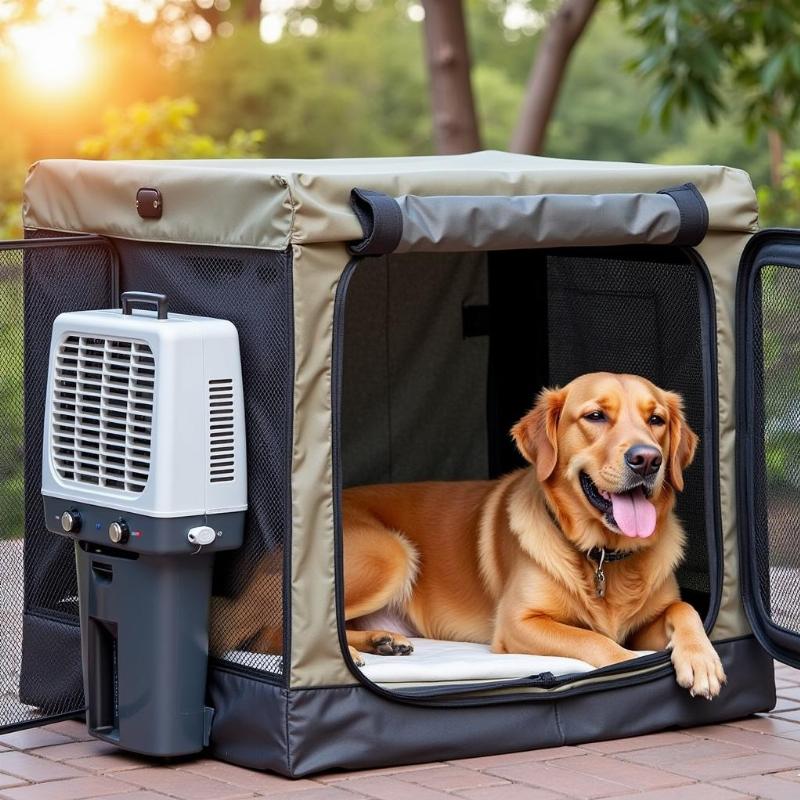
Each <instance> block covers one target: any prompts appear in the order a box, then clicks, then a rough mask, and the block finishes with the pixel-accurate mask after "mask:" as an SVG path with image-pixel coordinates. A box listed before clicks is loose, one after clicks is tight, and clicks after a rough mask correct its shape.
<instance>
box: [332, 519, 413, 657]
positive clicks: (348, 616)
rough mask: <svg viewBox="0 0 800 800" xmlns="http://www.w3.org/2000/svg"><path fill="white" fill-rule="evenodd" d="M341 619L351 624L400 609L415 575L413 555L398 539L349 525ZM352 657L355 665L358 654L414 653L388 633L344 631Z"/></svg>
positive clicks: (389, 533)
mask: <svg viewBox="0 0 800 800" xmlns="http://www.w3.org/2000/svg"><path fill="white" fill-rule="evenodd" d="M344 556H345V558H344V617H345V620H347V621H351V620H353V619H356V618H358V617H363V616H366V615H367V614H373V613H375V612H376V611H381V610H382V609H384V608H387V607H390V606H393V605H395V606H402V604H403V603H404V601H405V600H407V599H408V597H409V596H410V594H411V590H412V588H413V585H414V579H415V578H416V574H417V551H416V549H415V548H414V546H413V545H412V544H411V543H410V542H409V541H408V540H407V539H406V538H405V537H404V536H403V535H402V534H399V533H397V532H395V531H392V530H389V529H388V528H383V527H379V526H377V525H353V524H351V525H349V526H346V527H345V540H344ZM347 643H348V645H349V646H350V655H351V656H352V658H353V660H354V661H355V662H356V664H358V665H359V666H360V665H361V664H362V663H363V659H362V658H361V656H360V653H359V651H361V652H366V653H375V654H377V655H382V656H391V655H408V654H409V653H411V652H412V651H413V650H414V647H413V645H412V644H411V642H409V641H408V639H406V637H405V636H403V635H401V634H399V633H394V632H392V631H387V630H364V631H362V630H354V629H351V628H348V629H347Z"/></svg>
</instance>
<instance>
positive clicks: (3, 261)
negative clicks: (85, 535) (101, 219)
mask: <svg viewBox="0 0 800 800" xmlns="http://www.w3.org/2000/svg"><path fill="white" fill-rule="evenodd" d="M112 276H113V256H112V253H111V250H110V249H109V247H108V245H107V244H105V243H100V244H96V245H83V244H82V245H76V246H47V247H37V248H36V249H27V250H26V249H24V245H21V246H20V248H19V249H12V250H0V414H1V415H2V418H3V436H2V437H0V576H1V577H0V592H1V593H2V615H3V616H2V626H0V629H1V630H2V647H1V648H0V651H1V652H2V661H1V662H0V663H1V664H2V670H1V672H2V675H1V676H0V677H1V680H2V683H1V684H0V686H1V687H2V688H1V689H0V725H2V726H13V725H18V724H23V723H26V722H29V721H32V720H36V719H40V718H41V717H42V715H53V716H56V715H58V716H60V715H66V714H69V713H74V712H79V711H80V710H81V709H82V707H83V687H82V682H81V661H80V634H79V623H78V615H77V612H78V608H77V587H76V576H75V556H74V552H73V547H72V545H71V544H70V543H69V542H67V541H66V540H65V539H62V538H61V537H59V536H54V535H53V534H52V533H48V532H47V530H46V529H45V527H44V516H43V515H44V510H43V506H42V498H41V485H42V483H41V469H42V466H41V454H42V428H43V421H44V407H45V391H46V384H47V366H48V355H49V349H50V334H51V327H52V324H53V320H54V319H55V317H56V316H57V315H58V314H59V313H61V312H62V311H79V310H88V309H92V308H102V307H106V306H107V305H108V304H109V302H110V299H111V296H112V294H111V287H112V283H113V278H112ZM23 364H24V368H23ZM23 576H24V577H23ZM23 587H24V588H23Z"/></svg>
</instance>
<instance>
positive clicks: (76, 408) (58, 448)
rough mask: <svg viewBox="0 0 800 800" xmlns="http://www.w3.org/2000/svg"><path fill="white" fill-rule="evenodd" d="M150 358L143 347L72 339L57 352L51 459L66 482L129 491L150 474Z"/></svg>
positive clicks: (138, 488)
mask: <svg viewBox="0 0 800 800" xmlns="http://www.w3.org/2000/svg"><path fill="white" fill-rule="evenodd" d="M154 381H155V360H154V358H153V352H152V350H151V349H150V346H149V345H148V344H147V342H144V341H138V340H123V339H110V338H106V337H102V336H100V337H98V336H92V337H88V336H80V335H71V336H67V337H65V338H64V340H63V341H62V342H61V343H60V345H59V348H58V353H57V355H56V365H55V375H54V382H53V398H52V404H53V407H52V431H51V436H52V439H51V444H52V453H51V455H52V458H53V463H54V465H55V469H56V472H57V473H58V476H59V477H60V478H61V479H62V480H63V481H66V482H69V483H77V484H90V485H93V486H97V487H100V488H103V489H112V490H115V491H119V492H124V493H128V494H139V493H141V492H143V491H144V488H145V486H146V485H147V479H148V476H149V475H150V442H151V435H152V422H153V390H154Z"/></svg>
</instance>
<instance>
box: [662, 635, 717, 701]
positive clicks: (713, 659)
mask: <svg viewBox="0 0 800 800" xmlns="http://www.w3.org/2000/svg"><path fill="white" fill-rule="evenodd" d="M672 664H673V666H674V667H675V676H676V678H677V680H678V685H679V686H683V688H684V689H688V690H689V694H691V696H692V697H695V696H697V695H699V696H700V697H705V698H706V700H712V699H713V698H715V697H716V696H717V695H718V694H719V693H720V690H721V689H722V687H723V685H724V684H725V681H726V680H727V679H726V678H725V670H724V669H723V668H722V662H721V661H720V659H719V656H718V655H717V651H716V650H715V649H714V647H713V646H712V644H711V642H705V643H703V644H689V645H680V644H676V645H675V646H674V647H673V649H672Z"/></svg>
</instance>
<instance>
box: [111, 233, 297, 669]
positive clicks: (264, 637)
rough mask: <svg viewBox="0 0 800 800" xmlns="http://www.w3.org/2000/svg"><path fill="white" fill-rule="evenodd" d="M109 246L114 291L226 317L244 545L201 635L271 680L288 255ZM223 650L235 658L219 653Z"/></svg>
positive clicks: (280, 528)
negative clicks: (238, 428)
mask: <svg viewBox="0 0 800 800" xmlns="http://www.w3.org/2000/svg"><path fill="white" fill-rule="evenodd" d="M116 244H117V247H118V250H119V254H120V261H121V267H120V288H121V290H122V291H145V292H160V293H163V294H165V295H166V296H167V298H168V301H169V310H170V311H174V312H179V313H183V314H197V315H203V316H209V317H219V318H222V319H228V320H230V321H231V322H232V323H233V324H234V325H235V326H236V328H237V330H238V332H239V344H240V349H241V357H242V375H243V382H244V398H245V429H246V437H247V467H248V469H247V480H248V506H249V507H248V512H247V525H246V530H245V543H244V546H243V547H242V548H241V549H239V550H238V551H235V552H231V553H224V554H220V555H218V556H217V560H216V567H215V589H214V591H215V595H217V598H216V600H215V602H213V603H212V620H211V627H212V630H214V631H217V632H218V634H219V638H218V640H219V641H224V642H226V644H225V646H224V647H222V648H221V652H219V653H216V655H218V656H223V657H224V658H226V659H230V660H233V661H235V662H236V663H238V664H243V665H245V666H249V667H253V668H256V669H259V670H261V671H267V672H270V673H274V674H281V673H282V653H283V649H282V640H283V616H284V608H283V606H284V598H283V563H284V552H285V551H284V546H285V545H286V544H287V543H288V530H289V526H290V507H289V504H290V498H289V485H290V452H291V450H290V448H291V414H292V309H291V256H290V254H289V252H288V251H287V252H271V251H265V250H245V249H232V248H224V249H223V248H214V247H198V246H183V245H157V244H142V243H135V242H125V241H119V242H117V243H116ZM246 588H247V589H248V590H247V591H246V592H245V591H243V590H244V589H246ZM214 639H217V635H216V634H215V635H212V640H214ZM232 649H233V650H236V651H237V652H236V653H229V651H230V650H232ZM251 651H252V652H253V653H260V654H261V653H266V654H267V657H266V658H265V657H264V655H253V654H252V653H251Z"/></svg>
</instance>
